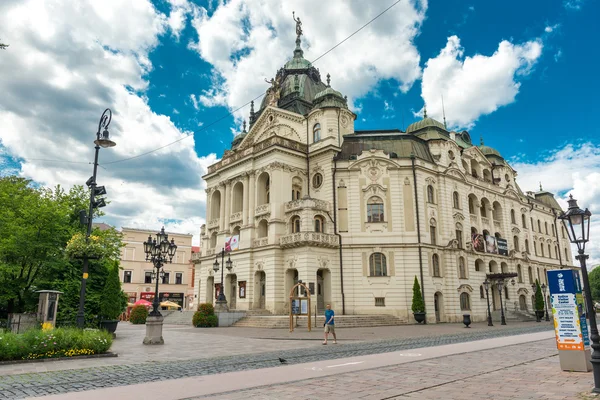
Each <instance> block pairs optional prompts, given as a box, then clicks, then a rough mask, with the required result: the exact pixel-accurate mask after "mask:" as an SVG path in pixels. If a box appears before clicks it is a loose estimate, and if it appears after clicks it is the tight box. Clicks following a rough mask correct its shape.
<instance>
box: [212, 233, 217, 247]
mask: <svg viewBox="0 0 600 400" xmlns="http://www.w3.org/2000/svg"><path fill="white" fill-rule="evenodd" d="M216 246H217V232H213V234H212V235H211V236H210V247H211V248H213V249H214V248H215V247H216Z"/></svg>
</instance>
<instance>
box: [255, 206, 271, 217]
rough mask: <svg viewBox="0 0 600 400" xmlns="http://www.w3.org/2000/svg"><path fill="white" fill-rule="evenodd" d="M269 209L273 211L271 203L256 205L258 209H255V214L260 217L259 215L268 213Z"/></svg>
mask: <svg viewBox="0 0 600 400" xmlns="http://www.w3.org/2000/svg"><path fill="white" fill-rule="evenodd" d="M269 211H271V205H270V204H262V205H260V206H258V207H256V209H255V210H254V215H255V216H257V217H258V216H259V215H263V214H267V213H268V212H269Z"/></svg>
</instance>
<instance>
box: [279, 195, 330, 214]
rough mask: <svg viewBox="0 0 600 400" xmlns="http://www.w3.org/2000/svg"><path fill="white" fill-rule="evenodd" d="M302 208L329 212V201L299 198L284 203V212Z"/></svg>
mask: <svg viewBox="0 0 600 400" xmlns="http://www.w3.org/2000/svg"><path fill="white" fill-rule="evenodd" d="M304 208H311V209H314V210H320V211H325V212H329V202H328V201H323V200H319V199H310V198H306V199H300V200H292V201H288V202H287V203H285V212H286V213H287V212H292V211H296V210H301V209H304Z"/></svg>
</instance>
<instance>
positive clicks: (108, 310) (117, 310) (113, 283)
mask: <svg viewBox="0 0 600 400" xmlns="http://www.w3.org/2000/svg"><path fill="white" fill-rule="evenodd" d="M126 308H127V296H126V295H125V293H124V292H123V289H122V288H121V281H120V280H119V262H118V261H114V262H113V265H112V266H111V267H110V270H109V272H108V277H107V279H106V284H105V285H104V290H103V291H102V299H101V302H100V315H101V316H102V317H103V318H106V319H107V320H115V319H118V318H119V315H121V313H122V312H123V311H125V309H126Z"/></svg>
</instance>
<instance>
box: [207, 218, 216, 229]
mask: <svg viewBox="0 0 600 400" xmlns="http://www.w3.org/2000/svg"><path fill="white" fill-rule="evenodd" d="M207 225H208V229H211V228H216V227H218V226H219V218H215V219H211V220H210V221H208V224H207Z"/></svg>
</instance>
